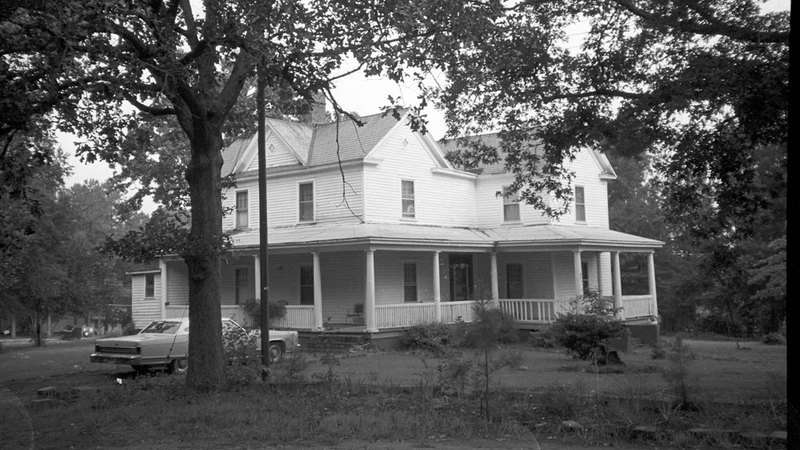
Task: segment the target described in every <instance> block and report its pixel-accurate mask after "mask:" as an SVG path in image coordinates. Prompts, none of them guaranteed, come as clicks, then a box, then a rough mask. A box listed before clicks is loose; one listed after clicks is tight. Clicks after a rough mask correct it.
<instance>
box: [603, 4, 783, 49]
mask: <svg viewBox="0 0 800 450" xmlns="http://www.w3.org/2000/svg"><path fill="white" fill-rule="evenodd" d="M612 1H614V3H616V4H617V5H619V6H621V7H622V8H624V9H625V10H627V11H628V12H630V13H631V14H633V15H635V16H637V17H640V18H641V19H644V20H645V21H647V22H649V23H650V24H652V25H656V26H657V25H666V26H668V27H672V28H675V29H677V30H680V31H684V32H687V33H694V34H700V35H705V36H720V35H721V36H727V37H729V38H731V39H735V40H738V41H748V42H774V43H787V44H788V43H789V32H788V31H760V30H753V29H750V28H745V27H741V26H738V25H733V24H730V23H726V22H724V21H722V20H720V19H718V18H716V17H714V16H713V14H712V13H711V12H710V11H708V10H704V9H703V8H702V7H700V6H699V5H697V6H696V7H692V6H689V8H690V9H691V10H692V11H694V12H696V13H697V14H698V15H700V16H701V17H702V18H703V19H705V20H706V21H707V22H708V24H701V23H697V22H692V21H686V20H680V19H677V18H674V17H670V16H663V15H659V14H655V13H652V12H650V11H647V10H645V9H643V8H640V7H638V6H636V5H634V4H633V2H632V1H631V0H612Z"/></svg>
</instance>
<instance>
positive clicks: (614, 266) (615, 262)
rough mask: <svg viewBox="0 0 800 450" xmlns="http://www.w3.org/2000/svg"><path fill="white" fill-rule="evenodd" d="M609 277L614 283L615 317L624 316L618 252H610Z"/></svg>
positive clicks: (620, 317)
mask: <svg viewBox="0 0 800 450" xmlns="http://www.w3.org/2000/svg"><path fill="white" fill-rule="evenodd" d="M611 278H612V283H613V285H614V309H616V310H617V318H618V319H622V318H624V317H625V314H624V311H623V310H622V275H620V271H619V252H612V253H611Z"/></svg>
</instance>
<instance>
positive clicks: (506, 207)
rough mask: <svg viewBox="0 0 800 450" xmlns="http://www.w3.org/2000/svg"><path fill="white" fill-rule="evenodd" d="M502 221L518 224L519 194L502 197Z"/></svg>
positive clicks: (506, 194) (508, 193)
mask: <svg viewBox="0 0 800 450" xmlns="http://www.w3.org/2000/svg"><path fill="white" fill-rule="evenodd" d="M503 221H504V222H519V194H517V193H516V192H506V193H505V194H504V195H503Z"/></svg>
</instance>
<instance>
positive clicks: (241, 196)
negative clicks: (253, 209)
mask: <svg viewBox="0 0 800 450" xmlns="http://www.w3.org/2000/svg"><path fill="white" fill-rule="evenodd" d="M248 226H250V224H249V221H248V214H247V191H239V192H237V193H236V228H247V227H248Z"/></svg>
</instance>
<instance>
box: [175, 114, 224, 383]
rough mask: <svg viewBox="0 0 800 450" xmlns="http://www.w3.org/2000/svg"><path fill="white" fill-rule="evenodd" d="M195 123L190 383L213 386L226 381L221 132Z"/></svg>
mask: <svg viewBox="0 0 800 450" xmlns="http://www.w3.org/2000/svg"><path fill="white" fill-rule="evenodd" d="M198 122H200V121H199V120H198V121H195V126H194V132H193V133H192V136H191V137H190V141H191V145H192V159H191V162H190V164H189V168H188V170H187V173H186V178H187V180H188V181H189V190H190V198H191V202H192V229H191V232H190V234H189V242H188V243H187V249H186V253H185V254H184V258H185V260H186V265H187V266H188V269H189V369H188V373H187V377H186V384H187V386H188V387H190V388H192V389H197V390H204V391H205V390H213V389H216V388H218V387H219V386H221V384H222V382H223V355H222V317H221V312H220V291H219V285H220V246H221V236H222V197H221V191H220V187H221V180H220V172H221V169H222V155H221V153H220V150H221V148H222V135H221V132H220V130H219V128H215V127H210V126H209V125H208V123H207V122H206V123H198Z"/></svg>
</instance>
